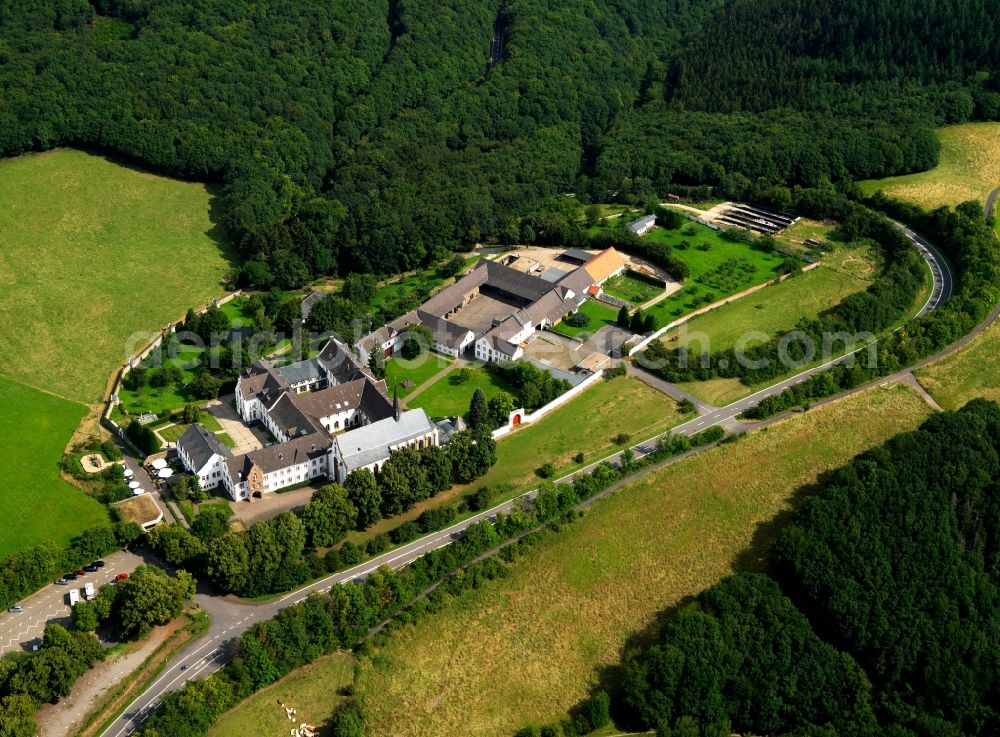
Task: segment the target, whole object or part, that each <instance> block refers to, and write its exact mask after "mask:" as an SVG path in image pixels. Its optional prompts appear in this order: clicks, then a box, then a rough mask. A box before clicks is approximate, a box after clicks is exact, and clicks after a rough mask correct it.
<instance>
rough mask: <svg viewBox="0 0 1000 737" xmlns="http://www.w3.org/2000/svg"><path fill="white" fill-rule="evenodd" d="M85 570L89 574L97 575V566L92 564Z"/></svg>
mask: <svg viewBox="0 0 1000 737" xmlns="http://www.w3.org/2000/svg"><path fill="white" fill-rule="evenodd" d="M83 570H85V571H86V572H87V573H97V566H95V565H94V564H93V563H91V564H90V565H89V566H84V567H83Z"/></svg>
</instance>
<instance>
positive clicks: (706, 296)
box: [643, 223, 785, 327]
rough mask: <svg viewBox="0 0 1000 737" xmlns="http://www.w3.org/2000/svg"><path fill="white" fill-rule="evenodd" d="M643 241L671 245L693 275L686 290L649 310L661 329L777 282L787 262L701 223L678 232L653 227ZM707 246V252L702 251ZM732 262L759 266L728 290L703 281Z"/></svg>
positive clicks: (685, 287) (689, 224)
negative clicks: (713, 304)
mask: <svg viewBox="0 0 1000 737" xmlns="http://www.w3.org/2000/svg"><path fill="white" fill-rule="evenodd" d="M643 238H647V239H649V240H652V241H656V242H660V243H666V244H668V245H670V246H671V247H673V249H674V255H675V256H677V258H679V259H680V260H682V261H683V262H684V263H686V264H687V265H688V268H689V269H690V270H691V276H690V277H688V279H686V280H685V281H684V286H683V289H681V290H680V291H678V292H675V293H674V294H672V295H670V296H669V297H667V298H666V299H664V300H661V301H660V302H657V303H656V304H655V305H653V306H652V307H650V309H649V314H651V315H653V316H654V318H655V320H656V324H657V326H658V327H659V326H662V325H665V324H667V323H668V322H670V321H671V320H676V319H677V318H678V317H681V316H682V315H685V314H687V313H688V312H691V311H692V310H695V309H697V308H698V307H703V306H704V305H705V304H710V303H711V302H714V301H716V300H720V299H723V298H725V297H727V296H729V295H730V294H735V293H736V292H740V291H742V290H744V289H747V288H748V287H752V286H754V285H757V284H762V283H764V282H766V281H769V280H771V279H774V278H775V277H777V276H778V275H779V271H778V268H779V267H780V266H781V264H782V263H783V262H784V261H785V256H784V255H782V254H780V253H770V252H767V251H763V250H761V249H758V248H754V247H753V246H750V245H747V244H745V243H735V242H732V241H728V240H726V239H725V238H723V237H722V235H721V234H719V233H717V232H716V231H714V230H712V229H711V228H707V227H705V226H704V225H700V224H698V223H687V224H685V225H684V226H682V227H681V228H680V229H679V230H664V229H663V228H653V229H652V230H651V231H649V233H647V234H646V235H645V236H643ZM685 242H686V243H687V244H688V245H687V247H686V248H685V247H683V244H684V243H685ZM705 245H707V246H708V250H702V248H700V246H705ZM730 259H739V260H741V261H746V262H749V263H750V264H752V265H753V266H754V267H756V272H754V273H753V274H749V275H745V276H741V277H740V278H739V279H736V280H734V281H733V282H732V283H731V284H730V286H729V287H728V288H726V289H720V288H718V287H713V286H710V285H707V284H704V283H703V282H702V281H701V280H703V279H706V278H711V276H712V275H713V274H714V273H715V272H716V270H717V269H719V267H721V266H722V265H723V264H724V263H725V262H727V261H729V260H730Z"/></svg>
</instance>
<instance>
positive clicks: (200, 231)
mask: <svg viewBox="0 0 1000 737" xmlns="http://www.w3.org/2000/svg"><path fill="white" fill-rule="evenodd" d="M0 191H2V192H3V205H4V206H3V207H2V208H0V287H2V288H0V377H9V378H10V379H14V380H15V381H22V382H24V383H25V384H28V385H30V386H35V387H41V388H43V389H45V390H46V391H49V392H52V393H53V394H56V395H58V396H61V397H65V398H66V399H69V400H73V401H74V402H82V403H86V404H95V403H97V402H98V401H99V400H100V399H101V396H102V394H103V392H104V389H105V387H106V385H107V383H108V381H109V378H110V377H111V375H112V374H113V373H114V372H115V371H116V370H117V368H118V367H119V366H120V365H121V364H122V362H123V361H124V360H125V359H126V357H127V356H128V355H129V354H130V353H131V352H133V351H134V350H135V349H136V348H138V347H139V346H141V345H142V344H143V343H144V342H145V341H146V340H148V338H149V337H152V334H153V333H155V331H157V330H159V329H160V328H162V327H163V326H164V325H166V324H167V323H168V322H171V321H176V320H179V319H181V318H182V317H183V316H184V313H185V311H186V310H187V308H188V307H192V306H199V305H202V304H204V303H206V302H208V301H209V300H210V299H211V298H212V297H217V296H221V295H222V294H223V293H224V291H225V290H224V288H223V286H222V285H221V282H222V280H223V278H224V276H225V274H226V272H227V271H228V270H229V269H230V267H231V264H230V262H229V260H228V258H229V255H230V251H229V249H228V247H227V246H225V245H223V244H222V242H221V240H220V238H219V235H218V234H219V229H218V228H217V227H216V226H215V224H214V223H213V221H212V217H211V215H210V213H211V208H212V204H211V201H212V194H211V193H210V192H209V191H208V189H207V188H206V187H205V186H204V185H201V184H195V183H190V182H181V181H176V180H172V179H167V178H164V177H160V176H155V175H153V174H148V173H145V172H141V171H138V170H136V169H134V168H132V167H129V166H122V165H119V164H116V163H113V162H111V161H109V160H108V159H106V158H104V157H101V156H94V155H91V154H86V153H83V152H81V151H73V150H70V149H59V150H56V151H49V152H46V153H42V154H30V155H26V156H20V157H18V158H14V159H7V160H3V161H0ZM8 384H9V382H8V381H7V380H6V379H4V386H8ZM10 386H16V385H14V384H10ZM8 391H10V392H11V393H16V397H15V404H16V405H17V411H13V408H12V404H11V403H10V402H9V401H8V403H7V404H6V405H5V410H4V412H3V413H2V418H0V424H2V425H3V428H4V430H3V443H2V448H3V449H2V451H0V469H2V471H0V505H7V507H5V508H4V509H5V511H6V514H4V515H3V518H2V521H0V541H2V542H0V553H2V552H9V551H10V550H13V549H16V548H18V547H21V546H23V545H28V544H31V543H34V542H38V541H40V540H49V539H51V540H56V541H59V542H65V541H66V540H67V539H68V538H69V537H71V536H72V535H73V534H75V533H77V532H79V531H81V530H82V529H84V528H86V527H88V526H91V525H93V524H96V523H99V522H102V521H106V520H107V514H106V513H105V512H104V510H103V509H102V508H101V507H100V505H98V504H97V503H96V502H92V501H90V500H89V499H88V498H87V497H86V496H84V495H83V494H82V493H81V492H79V491H77V490H75V489H73V488H71V487H69V486H67V485H66V484H64V483H62V482H61V481H60V480H59V477H58V472H57V467H58V463H59V459H60V457H61V455H62V452H63V449H64V448H65V446H66V445H67V443H68V442H69V441H70V438H71V437H72V434H73V431H74V429H75V428H76V426H77V424H78V423H79V422H80V420H81V418H83V417H84V415H85V411H84V409H83V408H82V407H81V406H79V405H77V404H71V403H65V402H60V401H59V400H56V399H54V398H53V397H50V396H48V395H47V394H44V393H40V392H31V391H28V390H26V389H24V388H23V387H21V388H18V389H17V391H16V392H14V390H13V389H11V390H8ZM175 400H180V401H175ZM158 401H160V402H161V403H162V404H169V405H172V406H182V405H183V404H184V401H183V399H182V398H178V397H170V398H167V397H159V398H158ZM15 421H16V424H15ZM32 428H35V429H32ZM26 500H28V501H30V505H29V504H26Z"/></svg>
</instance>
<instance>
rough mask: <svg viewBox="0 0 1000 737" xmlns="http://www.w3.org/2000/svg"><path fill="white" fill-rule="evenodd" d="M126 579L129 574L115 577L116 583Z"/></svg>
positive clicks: (120, 574)
mask: <svg viewBox="0 0 1000 737" xmlns="http://www.w3.org/2000/svg"><path fill="white" fill-rule="evenodd" d="M126 578H128V574H127V573H119V574H118V575H117V576H115V581H124V580H125V579H126Z"/></svg>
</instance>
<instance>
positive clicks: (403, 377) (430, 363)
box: [385, 351, 455, 399]
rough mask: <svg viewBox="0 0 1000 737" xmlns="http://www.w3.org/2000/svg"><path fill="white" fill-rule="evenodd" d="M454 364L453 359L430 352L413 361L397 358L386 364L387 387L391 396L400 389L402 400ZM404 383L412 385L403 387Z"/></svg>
mask: <svg viewBox="0 0 1000 737" xmlns="http://www.w3.org/2000/svg"><path fill="white" fill-rule="evenodd" d="M454 362H455V360H454V359H453V358H448V357H447V356H442V355H441V354H440V353H434V352H433V351H428V352H427V353H425V354H423V355H421V356H418V357H417V358H415V359H413V360H412V361H407V360H406V359H405V358H400V357H399V356H397V357H396V358H392V359H390V360H388V361H386V362H385V385H386V386H387V387H389V393H390V394H391V393H392V391H393V389H394V388H396V387H398V388H399V397H400V399H402V398H403V397H405V396H406V395H407V394H410V393H411V392H412V391H413V390H414V389H416V388H417V387H418V386H420V385H421V384H423V383H424V382H425V381H427V380H428V379H430V378H431V377H432V376H434V374H436V373H437V372H438V371H443V370H444V369H446V368H448V367H449V366H451V365H452V364H453V363H454ZM403 381H409V382H412V385H411V386H403V385H402V383H401V382H403Z"/></svg>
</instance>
